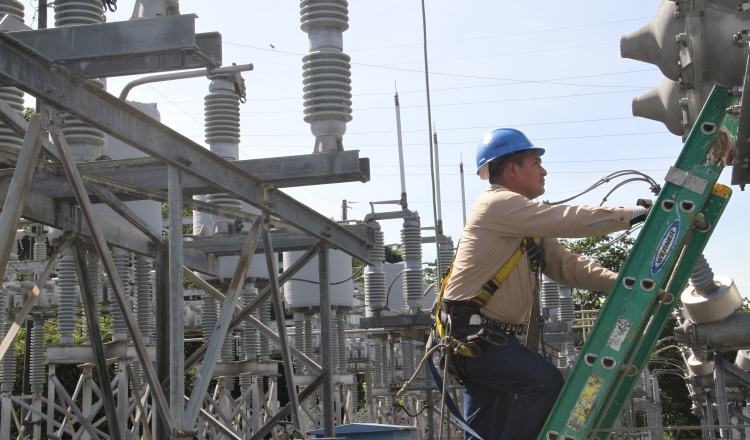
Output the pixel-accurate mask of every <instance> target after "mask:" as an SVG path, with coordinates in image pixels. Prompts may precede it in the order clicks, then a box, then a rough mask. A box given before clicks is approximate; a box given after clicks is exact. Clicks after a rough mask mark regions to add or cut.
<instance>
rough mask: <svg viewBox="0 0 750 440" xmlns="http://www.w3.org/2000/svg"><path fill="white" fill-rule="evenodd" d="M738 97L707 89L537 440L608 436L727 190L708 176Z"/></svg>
mask: <svg viewBox="0 0 750 440" xmlns="http://www.w3.org/2000/svg"><path fill="white" fill-rule="evenodd" d="M738 103H739V98H738V97H737V96H732V94H731V93H730V92H729V90H727V89H724V88H720V87H715V88H714V90H713V91H712V92H711V95H710V96H709V98H708V100H707V101H706V104H705V106H704V107H703V111H702V112H701V115H700V116H699V117H698V120H697V121H696V123H695V125H694V126H693V129H692V131H691V132H690V135H689V136H688V138H687V140H686V142H685V145H684V147H683V150H682V153H681V154H680V157H679V158H678V159H677V162H676V163H675V165H674V166H673V167H671V168H670V170H669V172H668V173H667V177H666V181H667V182H666V183H665V185H664V188H663V189H662V190H661V192H660V193H659V197H658V199H657V200H656V201H655V202H654V205H653V206H652V208H651V211H650V213H649V215H648V219H647V220H646V223H645V224H644V226H643V230H642V231H641V233H640V235H639V236H638V239H637V240H636V242H635V244H634V246H633V249H632V250H631V252H630V255H629V256H628V258H627V260H626V261H625V264H624V265H623V267H622V270H621V271H620V274H619V277H618V278H617V282H616V284H615V287H614V288H613V289H612V292H610V294H609V296H608V297H607V301H606V302H605V304H604V307H603V308H602V310H601V311H600V313H599V317H598V318H597V320H596V324H595V325H594V327H593V329H592V330H591V333H590V334H589V337H588V339H587V340H586V343H585V344H584V345H583V348H582V350H581V354H580V356H579V359H578V361H577V362H576V364H575V366H574V367H573V369H572V371H571V373H570V375H569V376H568V379H567V381H566V383H565V386H564V387H563V389H562V392H561V393H560V396H559V397H558V399H557V402H556V403H555V406H554V408H553V409H552V412H551V413H550V416H549V418H548V419H547V423H546V424H545V426H544V429H543V430H542V432H541V434H540V436H539V439H540V440H583V439H589V438H596V439H606V438H608V437H609V435H610V432H607V431H608V430H611V429H612V427H613V426H614V425H615V423H616V422H617V420H618V418H619V417H620V415H621V414H622V411H623V409H624V408H625V405H626V404H627V402H628V399H629V397H630V393H631V392H632V390H633V387H634V385H635V383H636V381H637V380H638V377H639V375H640V373H641V371H642V369H643V368H644V366H645V365H646V363H647V362H648V358H649V355H650V354H651V352H652V351H653V349H654V346H655V345H656V342H657V340H658V339H659V337H660V335H661V332H662V330H663V329H664V326H665V324H666V323H667V320H668V319H669V317H670V315H671V313H672V310H673V309H674V306H675V303H676V302H677V301H676V298H677V296H678V295H679V294H680V292H682V290H683V289H684V288H685V286H686V284H687V282H688V279H689V278H690V274H691V272H692V270H693V267H694V266H695V263H696V261H697V260H698V258H699V256H700V255H701V253H702V252H703V249H704V248H705V246H706V243H707V242H708V239H709V237H710V236H711V233H712V232H713V231H714V229H715V228H716V224H717V222H718V221H719V218H720V217H721V214H722V212H723V211H724V208H725V207H726V204H727V202H728V201H729V198H730V196H731V190H730V189H729V188H728V187H726V186H723V185H719V184H717V183H716V182H717V180H718V178H719V175H720V174H721V171H722V168H723V167H724V164H723V161H722V159H724V158H726V157H727V155H729V154H730V153H731V151H732V148H733V145H734V139H735V137H736V133H737V127H738V117H737V116H735V115H732V114H729V112H728V111H727V109H729V108H730V107H733V106H735V105H737V104H738ZM735 108H736V107H735Z"/></svg>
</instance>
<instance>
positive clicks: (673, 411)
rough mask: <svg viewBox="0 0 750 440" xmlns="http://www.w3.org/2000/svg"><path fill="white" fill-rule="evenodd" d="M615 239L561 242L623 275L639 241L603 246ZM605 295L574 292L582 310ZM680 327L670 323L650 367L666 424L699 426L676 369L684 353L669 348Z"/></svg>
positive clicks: (692, 434)
mask: <svg viewBox="0 0 750 440" xmlns="http://www.w3.org/2000/svg"><path fill="white" fill-rule="evenodd" d="M613 238H614V237H613V236H611V235H605V236H602V237H591V238H584V239H581V240H575V241H571V240H564V239H561V240H560V242H561V243H562V244H563V245H565V246H566V247H568V248H569V249H570V250H571V251H572V252H574V253H577V254H580V255H582V256H584V257H586V258H589V259H592V260H594V261H596V262H598V263H599V264H601V265H602V266H603V267H606V268H607V269H610V270H612V271H614V272H619V271H620V269H622V266H623V265H624V264H625V260H626V258H627V256H628V253H629V252H630V248H631V247H632V246H633V243H634V242H635V240H634V239H632V238H625V239H624V240H621V241H618V242H617V243H614V244H613V245H612V246H609V247H602V246H603V245H605V244H606V243H609V242H610V241H612V239H613ZM605 295H606V294H605V293H604V292H594V291H586V290H577V291H574V293H573V297H574V298H575V300H576V302H577V303H578V304H579V305H580V309H581V310H592V309H600V308H601V306H602V304H603V302H604V297H605ZM577 308H578V306H577ZM676 325H677V321H676V320H675V319H674V318H671V319H670V320H669V322H667V324H666V326H665V327H664V331H663V332H662V334H661V338H660V340H662V341H665V343H663V344H661V345H658V346H657V347H656V350H660V349H663V351H661V352H659V353H658V355H656V356H652V359H651V360H650V361H649V364H648V367H649V370H650V371H652V372H653V373H654V375H655V376H656V378H657V379H658V381H659V396H660V398H661V405H662V417H663V421H664V425H665V426H696V425H700V420H699V419H698V418H697V417H696V416H695V415H694V414H693V413H692V412H691V405H692V402H691V400H690V397H689V394H688V389H687V386H686V385H685V381H684V379H683V377H682V376H683V373H682V371H680V370H678V369H676V368H675V364H683V363H684V360H683V358H682V354H681V353H680V351H679V349H677V348H676V347H673V348H667V347H668V345H670V344H674V339H673V337H674V328H675V326H676ZM700 437H701V433H700V432H699V431H680V432H667V433H665V438H666V439H676V438H700Z"/></svg>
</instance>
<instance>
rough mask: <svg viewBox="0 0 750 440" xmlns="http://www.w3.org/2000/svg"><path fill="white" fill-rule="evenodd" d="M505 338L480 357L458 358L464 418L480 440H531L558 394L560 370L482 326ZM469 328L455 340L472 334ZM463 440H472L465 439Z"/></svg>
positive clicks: (495, 329) (514, 342)
mask: <svg viewBox="0 0 750 440" xmlns="http://www.w3.org/2000/svg"><path fill="white" fill-rule="evenodd" d="M485 327H487V328H488V329H490V330H493V331H496V332H498V333H501V334H503V335H505V336H506V337H507V340H508V343H507V344H502V345H498V346H493V347H491V348H489V349H487V350H486V351H484V352H483V353H482V355H481V356H479V357H475V358H470V357H463V356H462V357H459V359H457V361H458V362H461V367H462V369H463V372H464V373H465V375H466V377H467V380H466V384H465V387H466V397H465V400H464V413H465V417H466V421H467V422H468V423H469V426H471V428H472V429H473V430H474V431H476V433H477V434H479V435H480V436H482V438H483V439H484V440H498V439H499V440H526V439H529V440H535V439H536V438H537V436H538V435H539V432H540V431H541V430H542V427H543V426H544V422H545V421H546V419H547V415H549V412H550V411H551V410H552V406H553V405H554V404H555V400H556V399H557V395H558V394H560V390H561V389H562V386H563V383H564V379H563V376H562V374H561V373H560V371H559V370H558V369H557V367H555V366H554V365H552V363H550V362H549V361H547V360H546V359H545V358H544V357H543V356H542V355H540V354H539V353H534V352H533V351H531V350H529V349H528V348H526V347H525V346H523V345H521V344H520V343H519V342H518V339H516V338H515V337H514V336H510V335H508V334H507V333H505V332H503V331H501V330H500V329H499V327H497V326H495V325H487V326H485ZM479 328H480V327H479V326H476V327H470V329H471V330H468V328H467V329H461V330H464V331H463V332H459V331H454V332H453V333H454V335H455V336H459V337H460V336H463V335H462V333H463V334H467V333H466V331H468V334H472V333H475V332H476V331H478V329H479ZM464 438H465V439H467V440H470V439H471V440H476V437H474V436H472V435H469V434H466V435H465V436H464Z"/></svg>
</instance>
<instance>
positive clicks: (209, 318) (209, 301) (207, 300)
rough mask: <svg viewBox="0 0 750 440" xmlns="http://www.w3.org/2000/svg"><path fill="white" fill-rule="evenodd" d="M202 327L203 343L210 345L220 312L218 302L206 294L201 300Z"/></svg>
mask: <svg viewBox="0 0 750 440" xmlns="http://www.w3.org/2000/svg"><path fill="white" fill-rule="evenodd" d="M201 313H202V316H201V327H202V330H203V342H204V343H208V341H210V340H211V336H213V334H214V329H215V328H216V319H217V317H218V314H219V311H218V308H217V303H216V300H215V299H214V298H213V297H212V296H211V295H209V294H207V293H204V294H203V297H202V298H201Z"/></svg>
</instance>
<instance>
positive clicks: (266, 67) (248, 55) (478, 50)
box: [26, 0, 750, 292]
mask: <svg viewBox="0 0 750 440" xmlns="http://www.w3.org/2000/svg"><path fill="white" fill-rule="evenodd" d="M34 3H36V2H34ZM26 5H27V10H26V17H27V18H26V22H27V23H28V24H30V23H31V20H32V16H33V14H34V11H33V9H32V8H31V7H29V3H26ZM118 5H119V8H120V10H119V11H118V12H116V13H114V14H112V13H109V14H108V19H109V20H110V21H120V20H127V19H128V18H129V17H130V14H131V11H132V2H125V1H123V0H120V1H119V2H118ZM658 5H659V2H658V1H655V0H649V1H646V0H634V1H627V2H601V1H584V0H582V1H576V2H545V3H539V2H509V1H500V2H490V1H476V0H474V1H465V2H456V1H445V0H428V1H426V7H427V40H428V59H429V66H430V88H431V103H432V120H433V122H434V124H435V126H436V127H437V133H438V136H439V141H440V144H439V145H440V173H441V194H442V215H443V222H444V230H445V233H446V234H447V235H451V236H452V237H453V238H454V241H457V240H458V237H459V236H460V233H461V229H462V213H461V193H460V180H459V171H458V170H459V168H458V165H459V162H460V160H461V158H462V157H463V161H464V165H465V170H466V175H465V183H466V203H467V207H466V209H467V211H469V210H470V209H471V205H472V204H473V202H474V201H475V200H476V198H477V196H478V195H479V194H480V193H481V192H482V191H483V190H484V188H485V187H486V185H487V184H486V182H483V181H480V180H479V179H478V177H476V176H475V174H474V172H475V162H474V157H475V148H476V145H477V143H478V142H479V140H480V139H481V138H482V136H483V135H484V133H486V132H487V131H490V130H492V129H494V128H498V127H503V126H507V127H515V128H518V129H520V130H522V131H524V132H525V133H526V134H527V135H528V137H529V138H530V139H531V140H532V141H533V142H534V143H535V144H536V145H537V146H539V147H543V148H545V149H546V150H547V154H546V155H545V156H544V162H545V166H546V168H547V170H548V171H549V173H550V174H549V176H548V178H547V194H545V195H544V196H543V197H542V199H543V200H551V201H555V200H559V199H563V198H566V197H569V196H571V195H573V194H575V193H576V192H578V191H580V190H583V189H585V188H587V187H588V186H590V185H591V184H593V183H594V182H596V181H597V180H598V179H600V178H601V177H603V176H605V175H607V174H609V173H610V172H614V171H618V170H621V169H635V170H640V171H642V172H645V173H647V174H649V175H650V176H652V177H653V178H654V179H656V180H657V181H658V182H663V179H664V175H665V174H666V170H667V169H668V168H669V166H670V165H672V164H673V163H674V160H675V159H676V157H677V155H678V153H679V151H680V149H681V146H682V143H681V141H680V139H679V138H678V137H677V136H674V135H672V134H670V133H669V132H668V131H667V130H666V128H665V127H664V126H663V125H662V124H661V123H659V122H654V121H649V120H645V119H640V118H634V117H632V115H631V110H630V100H631V98H632V97H634V96H638V95H641V94H643V93H645V92H646V91H648V90H649V89H651V88H653V87H655V86H657V85H658V84H659V83H660V82H661V80H662V78H663V77H662V75H661V73H660V72H659V70H658V68H656V67H655V66H652V65H649V64H645V63H641V62H637V61H633V60H627V59H622V58H620V51H619V37H620V36H621V35H623V34H627V33H630V32H632V31H633V30H635V29H637V28H639V27H641V26H643V25H644V24H646V23H648V22H649V21H651V20H652V18H653V17H654V15H655V13H656V10H657V8H658ZM180 8H181V12H182V13H183V14H185V13H195V14H197V15H198V17H199V18H198V19H197V22H196V23H197V31H198V32H209V31H219V32H220V33H221V34H222V36H223V41H224V55H223V57H224V64H225V65H226V64H231V63H233V62H234V63H237V64H246V63H253V64H254V65H255V70H254V71H253V72H248V73H246V74H244V77H245V79H246V82H247V86H248V102H247V103H246V104H244V105H243V106H242V107H241V111H242V115H241V116H242V122H241V124H242V140H241V143H240V146H241V148H240V157H241V158H242V159H247V158H261V157H277V156H284V155H297V154H308V153H311V152H312V146H313V141H314V138H313V136H312V134H310V129H309V125H308V124H307V123H305V122H304V121H303V119H302V117H303V115H302V109H303V106H302V102H303V99H302V61H301V57H302V55H304V54H306V53H307V36H306V34H305V33H304V32H302V31H301V30H300V27H299V24H300V22H299V2H296V1H289V0H287V1H283V2H282V1H275V2H268V1H254V0H253V1H250V0H243V1H240V0H213V1H205V0H204V1H197V0H192V1H188V0H182V1H181V2H180ZM52 15H53V14H50V17H51V16H52ZM349 24H350V28H349V30H348V31H346V32H345V33H344V51H345V53H347V54H348V55H350V56H351V58H352V87H353V92H352V93H353V95H354V96H353V98H352V101H353V116H354V119H353V121H352V122H350V123H349V124H348V126H347V134H346V135H345V136H344V147H345V149H347V150H359V151H360V156H361V157H368V158H370V161H371V171H372V180H371V181H370V182H369V183H366V184H362V183H348V184H338V185H327V186H317V187H306V188H299V189H291V190H288V193H289V194H291V195H292V196H293V197H295V198H297V199H299V200H301V201H303V202H305V203H307V204H308V205H309V206H311V207H313V208H314V209H316V210H318V211H319V212H321V213H322V214H324V215H326V216H328V217H332V218H335V219H340V218H341V207H340V206H341V201H342V199H347V200H349V201H350V202H352V205H351V210H350V213H349V216H350V218H360V219H361V218H362V217H364V215H366V214H367V213H368V212H369V211H370V205H369V202H371V201H382V200H394V199H398V198H399V195H400V183H399V177H398V154H397V143H396V124H395V111H394V108H393V91H394V87H395V85H397V87H398V90H399V95H400V102H401V105H402V111H401V114H402V129H403V141H404V147H405V164H406V170H407V176H406V188H407V193H408V196H409V207H410V208H411V209H414V210H417V211H419V213H420V216H421V219H422V225H423V226H432V225H433V224H434V221H433V206H432V198H431V179H430V169H429V164H430V159H429V139H428V132H427V128H428V122H427V108H426V94H425V77H424V53H423V46H422V16H421V5H420V2H418V1H415V0H411V1H403V0H402V1H394V0H380V1H363V0H353V1H350V2H349ZM34 26H35V25H34ZM271 45H273V46H274V48H272V47H271ZM131 79H133V78H112V79H110V80H109V81H108V89H109V90H110V91H111V92H112V93H113V94H116V95H117V94H119V92H120V90H121V89H122V87H123V86H124V84H125V83H126V82H127V81H129V80H131ZM207 93H208V81H207V80H205V79H196V80H183V81H179V82H174V83H159V84H153V85H147V86H141V87H138V88H136V89H135V90H133V91H132V92H131V93H130V99H134V100H138V101H141V102H157V103H158V108H159V110H160V111H161V114H162V121H163V122H164V123H165V124H167V125H169V126H171V127H172V128H174V129H176V130H178V131H180V132H182V133H183V134H185V135H187V136H188V137H190V138H192V139H193V140H195V141H196V142H198V143H200V144H204V145H205V142H204V139H203V127H202V123H203V113H202V112H203V97H204V96H205V95H206V94H207ZM729 174H730V172H725V173H724V176H722V182H724V183H725V184H727V185H728V182H729ZM612 186H613V184H608V185H605V186H604V189H601V190H599V191H597V192H594V193H591V194H588V195H586V196H583V197H582V198H579V199H577V200H576V201H575V203H581V204H590V205H595V204H599V203H600V202H601V199H602V197H603V196H604V194H605V193H606V192H607V190H608V189H607V188H611V187H612ZM734 189H735V191H736V193H735V197H734V199H733V201H732V202H731V203H730V205H729V207H728V208H727V211H726V213H725V214H724V218H723V219H722V222H721V224H720V225H719V228H718V230H717V231H716V232H715V233H714V236H713V239H712V241H711V242H710V244H709V245H708V248H707V250H706V256H707V258H708V261H709V263H710V264H711V265H712V267H713V269H714V272H716V273H717V274H726V275H730V276H732V277H734V278H735V280H736V283H737V285H738V286H740V289H741V291H742V287H743V286H746V289H745V290H747V291H748V292H750V274H748V273H746V272H747V271H745V270H743V269H744V263H745V259H744V252H742V251H741V249H742V244H743V241H744V240H745V239H744V237H743V236H742V235H740V234H737V233H736V231H737V230H739V228H741V227H742V226H741V225H742V224H744V218H745V216H746V213H747V208H746V205H747V203H746V201H745V197H746V196H745V194H744V193H740V192H739V189H738V188H734ZM649 196H650V193H649V191H648V187H647V185H646V184H644V183H635V184H631V185H627V186H625V187H624V188H623V189H622V190H619V191H617V192H615V193H614V194H613V195H612V196H611V197H610V198H609V200H608V201H607V202H606V203H605V204H609V205H631V204H633V203H634V202H635V200H636V199H637V198H639V197H649ZM393 208H396V207H395V206H392V207H388V206H383V205H380V206H378V210H381V211H382V210H391V209H393ZM383 229H384V231H385V233H386V243H395V242H398V241H399V240H400V238H399V237H400V232H399V231H400V229H401V223H400V222H399V221H396V220H391V221H384V222H383ZM427 233H429V232H427ZM738 237H739V238H738ZM423 252H424V261H429V260H434V258H435V248H434V246H432V245H425V246H424V249H423Z"/></svg>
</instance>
